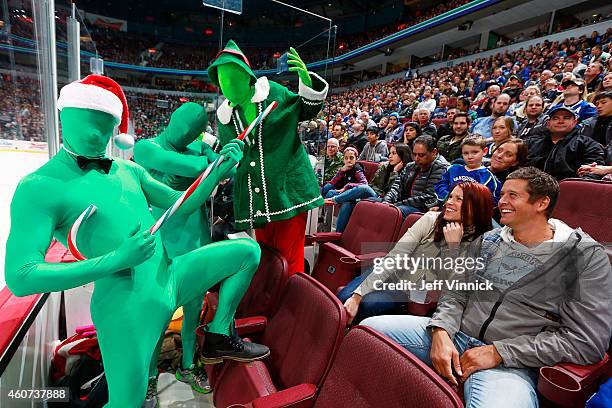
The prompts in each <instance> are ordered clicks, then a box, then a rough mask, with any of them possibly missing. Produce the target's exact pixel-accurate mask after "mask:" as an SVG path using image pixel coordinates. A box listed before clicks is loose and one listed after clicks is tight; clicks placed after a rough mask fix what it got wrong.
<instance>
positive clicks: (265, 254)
mask: <svg viewBox="0 0 612 408" xmlns="http://www.w3.org/2000/svg"><path fill="white" fill-rule="evenodd" d="M259 246H260V248H261V260H260V261H259V267H258V268H257V271H256V272H255V275H253V279H251V284H250V285H249V288H248V289H247V291H246V293H245V294H244V296H243V297H242V300H241V301H240V304H239V305H238V309H237V310H236V318H242V317H248V316H265V317H270V315H271V314H272V312H273V311H274V309H275V307H276V305H277V303H278V300H279V298H280V295H281V293H282V290H283V288H284V287H285V284H286V283H287V279H288V277H289V268H288V266H287V260H286V259H285V258H284V257H283V256H282V255H281V253H280V252H278V251H277V250H276V249H274V248H272V247H270V246H268V245H266V244H263V243H260V244H259ZM206 297H207V299H208V302H209V306H210V307H212V308H213V309H215V310H216V307H217V303H218V299H219V294H218V293H217V292H210V293H208V294H207V296H206Z"/></svg>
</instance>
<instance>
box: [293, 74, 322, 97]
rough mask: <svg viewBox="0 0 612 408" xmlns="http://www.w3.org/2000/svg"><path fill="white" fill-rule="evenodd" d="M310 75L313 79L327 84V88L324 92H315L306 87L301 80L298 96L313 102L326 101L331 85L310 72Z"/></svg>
mask: <svg viewBox="0 0 612 408" xmlns="http://www.w3.org/2000/svg"><path fill="white" fill-rule="evenodd" d="M308 74H309V75H310V76H311V77H312V76H314V77H315V78H317V79H318V80H319V81H321V82H323V83H324V84H325V88H323V90H322V91H315V90H314V89H312V88H311V87H309V86H306V85H305V84H304V83H303V82H302V78H300V85H299V87H298V95H300V96H303V97H304V98H306V99H310V100H311V101H324V100H325V98H326V97H327V91H328V90H329V84H328V83H327V81H325V80H324V79H323V78H321V77H320V76H319V75H317V74H315V73H314V72H310V71H309V72H308Z"/></svg>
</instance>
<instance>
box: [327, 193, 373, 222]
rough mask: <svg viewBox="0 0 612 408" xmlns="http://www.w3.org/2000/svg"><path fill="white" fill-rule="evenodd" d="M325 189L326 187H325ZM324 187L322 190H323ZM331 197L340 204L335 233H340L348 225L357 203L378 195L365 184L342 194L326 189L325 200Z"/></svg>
mask: <svg viewBox="0 0 612 408" xmlns="http://www.w3.org/2000/svg"><path fill="white" fill-rule="evenodd" d="M329 185H331V184H329ZM325 187H327V185H326V186H325ZM325 187H323V188H324V189H325ZM332 197H334V201H335V202H336V203H338V204H342V206H341V207H340V211H339V212H338V219H337V220H336V232H342V231H344V229H345V228H346V225H347V224H348V221H349V218H350V217H351V213H352V212H353V208H355V206H356V205H357V201H358V200H360V199H364V198H371V197H378V194H376V192H375V191H374V190H372V187H370V186H368V185H367V184H360V185H358V186H355V187H353V188H351V189H349V190H346V191H344V192H342V193H338V192H336V191H332V189H331V188H329V189H327V190H326V195H325V198H332Z"/></svg>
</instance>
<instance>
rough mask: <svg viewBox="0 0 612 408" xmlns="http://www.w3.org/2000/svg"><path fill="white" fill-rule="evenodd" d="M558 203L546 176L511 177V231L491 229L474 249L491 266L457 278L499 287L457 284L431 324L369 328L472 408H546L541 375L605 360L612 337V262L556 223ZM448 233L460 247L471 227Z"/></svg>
mask: <svg viewBox="0 0 612 408" xmlns="http://www.w3.org/2000/svg"><path fill="white" fill-rule="evenodd" d="M558 196H559V185H558V183H557V181H556V180H555V179H554V178H553V177H551V176H550V175H548V174H546V173H543V172H541V171H538V170H536V169H533V168H523V169H519V170H517V171H515V172H514V173H512V174H510V175H509V176H508V179H507V180H506V182H505V183H504V186H503V189H502V196H501V199H500V202H499V207H500V209H501V211H502V222H503V223H504V224H505V226H504V227H503V228H497V229H495V230H493V231H490V232H486V233H485V234H484V235H483V238H482V240H481V241H482V245H481V246H480V248H479V249H476V250H475V251H474V252H475V254H474V255H475V256H477V257H478V258H480V259H484V266H482V267H478V268H477V269H475V270H469V271H467V272H464V274H462V275H459V274H458V275H457V276H456V278H454V279H452V280H453V281H456V282H459V281H460V282H465V283H474V282H476V280H478V282H481V283H483V282H486V283H487V284H488V285H490V286H492V287H493V289H492V290H491V289H489V288H485V290H463V289H464V288H459V289H457V288H454V287H453V288H451V287H448V286H447V287H446V290H445V291H444V292H443V294H442V297H441V298H440V300H439V302H438V308H437V310H436V313H435V314H434V315H433V317H432V318H431V319H430V318H428V317H419V316H377V317H371V318H369V319H365V320H364V321H362V322H361V324H363V325H366V326H370V327H373V328H374V329H376V330H379V331H381V332H382V333H384V334H385V335H387V336H389V337H390V338H391V339H393V340H395V341H396V342H398V343H399V344H401V345H402V346H403V347H405V348H406V349H407V350H408V351H410V352H411V353H413V354H414V355H415V356H417V357H418V358H419V359H420V360H421V361H423V362H425V363H426V364H428V365H429V366H430V367H432V368H433V369H434V370H436V371H437V372H438V374H440V375H441V376H442V377H444V378H445V379H447V380H448V381H450V382H451V383H452V384H454V385H456V386H458V385H459V384H461V386H462V387H463V390H464V393H465V394H464V395H465V401H466V406H468V407H475V408H481V407H500V406H503V407H537V406H538V404H539V403H538V395H537V391H536V387H537V380H538V368H539V367H542V366H552V365H555V364H557V363H561V362H570V363H574V364H580V365H586V364H593V363H596V362H599V361H600V360H601V359H602V358H603V357H604V355H605V353H606V350H607V349H608V347H609V345H610V333H611V332H612V270H611V267H610V261H609V260H608V257H607V256H606V253H605V251H604V249H603V247H602V246H601V245H600V244H598V243H597V242H595V241H594V240H593V239H592V238H591V237H589V236H588V235H587V234H585V233H584V232H583V231H582V230H581V229H580V228H578V229H572V228H570V227H568V226H567V225H566V224H564V223H563V222H562V221H559V220H556V219H552V218H550V217H551V214H552V212H553V209H554V206H555V203H556V201H557V198H558ZM445 236H446V241H447V242H458V241H459V239H460V237H462V234H461V229H460V228H452V233H451V231H447V233H446V234H445ZM457 237H458V238H459V239H458V238H457ZM568 254H573V255H571V256H568ZM577 260H578V261H577ZM455 279H456V280H455ZM519 281H520V283H519ZM466 286H467V285H466ZM468 288H469V287H468ZM487 289H488V290H487ZM510 289H511V290H510ZM500 389H503V390H504V392H501V393H500V392H499V390H500Z"/></svg>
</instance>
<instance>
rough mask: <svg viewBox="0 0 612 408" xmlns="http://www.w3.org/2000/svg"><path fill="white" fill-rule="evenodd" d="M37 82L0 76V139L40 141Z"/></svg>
mask: <svg viewBox="0 0 612 408" xmlns="http://www.w3.org/2000/svg"><path fill="white" fill-rule="evenodd" d="M38 89H40V84H39V83H38V81H36V80H34V79H30V78H25V77H16V78H15V79H13V78H12V77H10V76H8V75H1V76H0V90H1V95H2V98H0V138H2V139H10V140H28V141H33V142H44V141H45V134H44V132H43V118H42V114H41V110H40V93H39V92H37V90H38Z"/></svg>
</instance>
